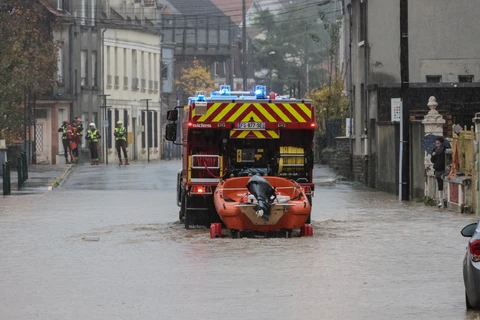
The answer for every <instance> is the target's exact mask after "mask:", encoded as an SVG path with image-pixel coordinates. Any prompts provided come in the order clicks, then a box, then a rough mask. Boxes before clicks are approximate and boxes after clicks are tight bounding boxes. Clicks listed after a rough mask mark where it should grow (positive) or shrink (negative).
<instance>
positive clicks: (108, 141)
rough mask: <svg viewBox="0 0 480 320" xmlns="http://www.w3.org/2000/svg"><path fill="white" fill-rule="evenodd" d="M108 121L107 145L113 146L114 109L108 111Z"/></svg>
mask: <svg viewBox="0 0 480 320" xmlns="http://www.w3.org/2000/svg"><path fill="white" fill-rule="evenodd" d="M107 121H108V127H107V147H108V148H112V131H113V128H112V110H108V113H107Z"/></svg>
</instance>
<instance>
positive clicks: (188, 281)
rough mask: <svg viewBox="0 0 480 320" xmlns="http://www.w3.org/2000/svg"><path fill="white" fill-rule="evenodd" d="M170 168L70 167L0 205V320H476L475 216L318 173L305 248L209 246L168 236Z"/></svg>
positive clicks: (173, 225)
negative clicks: (466, 270) (471, 269)
mask: <svg viewBox="0 0 480 320" xmlns="http://www.w3.org/2000/svg"><path fill="white" fill-rule="evenodd" d="M179 167H180V163H179V162H176V161H175V162H164V163H161V164H158V163H157V164H150V165H146V164H133V165H131V166H128V167H127V166H122V167H119V166H116V165H109V166H108V167H106V166H93V167H91V166H80V167H77V168H76V169H75V171H74V172H73V174H72V176H71V177H70V178H69V180H68V181H66V183H65V184H64V185H63V186H62V187H61V188H60V189H58V190H54V191H52V192H46V193H45V194H43V195H25V196H14V197H8V198H0V230H1V232H0V234H1V236H0V319H222V318H225V319H449V320H450V319H472V320H473V319H480V313H477V312H466V311H465V301H464V287H463V279H462V259H463V257H464V254H465V248H466V244H467V239H466V238H463V237H462V236H461V235H460V230H461V228H462V227H463V226H465V225H466V224H468V223H470V222H473V221H475V217H474V216H473V215H462V214H456V213H452V212H449V211H447V210H439V209H436V208H433V207H425V206H424V205H423V204H419V203H414V202H411V203H399V202H398V200H397V197H396V196H392V195H388V194H385V193H382V192H378V191H375V190H372V189H368V188H365V187H362V186H359V185H356V184H352V183H346V182H337V183H328V182H326V181H329V180H332V179H331V178H332V177H334V175H333V173H331V172H330V171H329V170H328V169H325V168H319V169H318V170H317V171H316V181H318V185H317V191H316V197H315V198H314V213H313V225H314V231H315V235H314V237H311V238H292V239H260V238H256V239H227V238H223V239H210V238H209V234H208V230H206V229H197V230H185V229H184V228H183V226H182V225H181V224H179V223H178V222H176V220H177V217H178V207H177V206H176V204H175V183H176V172H177V170H178V169H179ZM86 240H98V241H86Z"/></svg>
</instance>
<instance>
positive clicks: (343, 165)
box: [322, 137, 351, 178]
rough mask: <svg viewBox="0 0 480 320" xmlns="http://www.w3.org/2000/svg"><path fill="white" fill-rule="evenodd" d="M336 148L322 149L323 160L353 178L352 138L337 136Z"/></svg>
mask: <svg viewBox="0 0 480 320" xmlns="http://www.w3.org/2000/svg"><path fill="white" fill-rule="evenodd" d="M335 139H336V148H335V149H330V148H326V149H324V150H322V160H323V161H325V162H326V163H327V164H328V166H329V167H330V168H332V169H333V170H334V171H335V172H337V173H338V174H339V175H341V176H344V177H346V178H351V161H350V139H349V138H348V137H337V138H335Z"/></svg>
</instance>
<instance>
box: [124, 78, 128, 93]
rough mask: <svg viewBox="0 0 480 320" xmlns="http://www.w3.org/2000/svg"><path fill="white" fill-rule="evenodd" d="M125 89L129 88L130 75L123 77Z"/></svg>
mask: <svg viewBox="0 0 480 320" xmlns="http://www.w3.org/2000/svg"><path fill="white" fill-rule="evenodd" d="M123 90H128V77H123Z"/></svg>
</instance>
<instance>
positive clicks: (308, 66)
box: [253, 2, 327, 93]
mask: <svg viewBox="0 0 480 320" xmlns="http://www.w3.org/2000/svg"><path fill="white" fill-rule="evenodd" d="M315 8H316V4H315V3H314V2H312V3H307V2H304V3H302V5H298V4H297V5H295V6H293V5H292V6H286V7H285V8H284V9H283V10H279V11H275V15H274V14H273V13H272V12H271V11H269V10H268V9H267V10H260V11H259V12H258V14H257V16H256V17H255V27H256V28H259V29H261V30H263V34H262V36H261V37H257V38H256V39H254V40H253V47H254V60H255V70H256V71H263V72H265V77H264V78H265V82H264V84H265V85H267V88H268V89H269V90H270V89H273V91H276V92H279V93H283V91H284V90H286V89H288V87H289V86H290V85H292V84H295V85H296V84H297V82H298V81H300V83H301V87H302V92H306V91H307V87H308V88H313V87H318V86H320V84H321V83H322V81H325V80H326V72H325V70H323V69H322V62H323V61H325V56H326V55H327V52H326V46H325V44H324V43H323V42H322V41H321V39H322V38H321V37H319V35H322V34H325V33H326V32H325V31H324V30H323V28H322V27H321V24H320V23H319V21H318V13H317V12H316V10H315ZM312 9H313V10H312ZM312 35H314V36H315V37H316V38H315V39H314V37H312ZM317 38H318V39H317ZM316 40H318V41H316ZM307 70H308V72H307ZM307 74H308V77H307ZM307 83H308V85H307ZM272 86H273V88H271V87H272Z"/></svg>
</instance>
